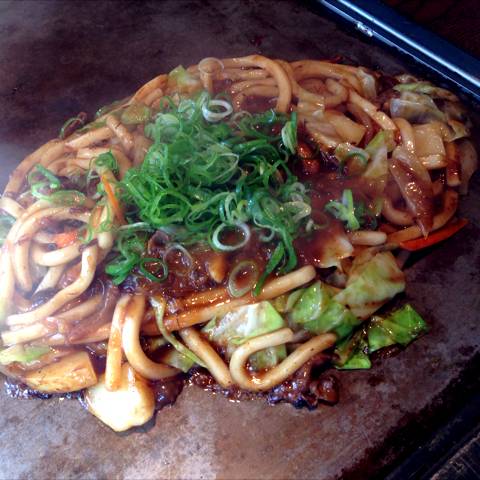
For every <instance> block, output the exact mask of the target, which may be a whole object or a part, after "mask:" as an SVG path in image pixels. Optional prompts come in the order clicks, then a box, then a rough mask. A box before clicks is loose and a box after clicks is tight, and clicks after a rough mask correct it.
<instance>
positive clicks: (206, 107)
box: [202, 100, 233, 123]
mask: <svg viewBox="0 0 480 480" xmlns="http://www.w3.org/2000/svg"><path fill="white" fill-rule="evenodd" d="M211 107H222V108H223V109H224V111H223V112H214V111H213V110H210V109H211ZM232 112H233V107H232V106H231V105H230V104H229V103H228V102H226V101H225V100H210V101H209V102H205V103H204V104H203V105H202V114H203V118H205V120H206V121H207V122H212V123H213V122H219V121H220V120H223V119H224V118H226V117H228V116H229V115H230V114H231V113H232Z"/></svg>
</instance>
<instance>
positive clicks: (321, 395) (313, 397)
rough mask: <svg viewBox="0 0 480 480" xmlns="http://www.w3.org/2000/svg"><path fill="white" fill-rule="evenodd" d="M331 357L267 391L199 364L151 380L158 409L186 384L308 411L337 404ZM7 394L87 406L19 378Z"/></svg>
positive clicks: (235, 398) (8, 383)
mask: <svg viewBox="0 0 480 480" xmlns="http://www.w3.org/2000/svg"><path fill="white" fill-rule="evenodd" d="M329 361H330V356H329V355H326V354H323V353H320V354H317V355H316V356H315V357H313V358H311V359H310V360H309V361H308V362H306V363H305V364H304V365H303V366H302V367H300V369H299V370H297V372H295V373H294V374H293V375H292V376H291V377H290V378H289V379H287V380H285V381H284V382H283V383H281V384H280V385H277V386H276V387H274V388H273V389H272V390H270V391H267V392H258V393H257V392H248V391H246V390H242V389H240V388H238V387H237V386H233V387H230V388H223V387H221V386H220V385H219V384H218V383H217V382H216V381H215V379H214V378H213V377H212V375H211V374H210V373H209V372H208V371H207V370H205V369H203V368H200V367H197V368H193V369H191V370H190V372H189V373H188V374H181V375H177V376H175V377H172V378H166V379H163V380H159V381H155V382H150V386H151V387H152V390H153V393H154V396H155V409H156V410H157V411H158V410H161V409H162V408H164V407H166V406H169V405H173V404H174V403H175V401H176V400H177V398H178V396H179V395H180V394H181V393H182V390H183V388H184V387H185V386H188V385H194V386H196V387H200V388H202V389H203V390H205V391H206V392H210V393H214V394H221V395H223V396H225V397H226V398H228V399H229V400H231V401H234V402H239V401H246V400H253V399H255V398H262V399H265V400H266V401H267V403H269V404H270V405H274V404H277V403H279V402H286V403H290V404H292V405H293V406H294V407H295V408H303V407H306V408H308V409H309V410H311V409H314V408H316V407H318V406H319V405H321V404H324V405H335V404H336V403H337V402H338V399H339V383H338V381H337V379H336V377H335V376H334V375H333V374H332V373H329V372H328V371H326V370H325V368H326V367H327V365H329ZM5 391H6V393H7V395H9V396H10V397H12V398H16V399H25V400H26V399H35V398H37V399H43V400H45V399H49V398H58V399H78V400H80V403H81V404H82V406H83V407H84V408H87V406H86V403H85V401H84V391H83V390H82V391H78V392H71V393H63V394H52V393H43V392H39V391H37V390H34V389H32V388H30V387H28V386H27V385H25V384H23V383H21V381H19V380H15V379H13V378H6V379H5Z"/></svg>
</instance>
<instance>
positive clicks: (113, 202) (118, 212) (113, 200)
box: [100, 175, 127, 225]
mask: <svg viewBox="0 0 480 480" xmlns="http://www.w3.org/2000/svg"><path fill="white" fill-rule="evenodd" d="M100 180H101V182H102V183H103V187H104V188H105V193H106V194H107V199H108V203H110V206H111V207H112V210H113V213H114V214H115V216H116V217H117V219H118V221H119V222H120V223H121V224H122V225H125V224H126V223H127V221H126V220H125V217H124V215H123V210H122V207H121V206H120V202H119V201H118V199H117V197H116V196H115V192H114V191H113V188H112V185H111V184H110V182H109V181H108V179H107V178H106V177H105V175H100Z"/></svg>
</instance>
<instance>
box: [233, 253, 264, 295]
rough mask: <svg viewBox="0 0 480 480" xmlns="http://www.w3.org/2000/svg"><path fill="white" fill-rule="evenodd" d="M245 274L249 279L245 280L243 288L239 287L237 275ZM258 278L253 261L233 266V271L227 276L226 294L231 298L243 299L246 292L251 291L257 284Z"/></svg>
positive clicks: (256, 267) (256, 268)
mask: <svg viewBox="0 0 480 480" xmlns="http://www.w3.org/2000/svg"><path fill="white" fill-rule="evenodd" d="M245 274H247V275H248V276H249V278H248V279H247V283H246V285H244V286H243V287H242V286H240V285H239V278H238V277H239V275H245ZM258 276H259V271H258V266H257V264H256V263H255V262H254V261H253V260H245V261H243V262H240V263H239V264H237V265H235V267H234V268H233V270H232V271H231V272H230V275H229V276H228V285H227V290H228V293H229V294H230V295H231V296H232V297H235V298H237V297H243V295H245V294H246V293H247V292H249V291H250V290H252V288H253V287H254V286H255V284H256V283H257V280H258Z"/></svg>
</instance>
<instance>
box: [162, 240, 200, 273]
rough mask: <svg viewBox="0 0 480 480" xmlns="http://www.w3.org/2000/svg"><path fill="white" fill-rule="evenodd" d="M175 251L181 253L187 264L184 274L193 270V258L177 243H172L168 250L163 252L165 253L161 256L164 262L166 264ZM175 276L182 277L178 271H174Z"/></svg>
mask: <svg viewBox="0 0 480 480" xmlns="http://www.w3.org/2000/svg"><path fill="white" fill-rule="evenodd" d="M175 250H177V251H180V252H182V255H183V257H184V258H185V259H186V260H187V262H188V265H187V272H186V273H188V272H190V271H191V270H192V268H193V258H192V256H191V255H190V252H189V251H188V250H187V249H186V248H185V247H184V246H183V245H180V244H179V243H172V244H171V245H169V246H168V248H167V249H166V250H165V253H164V254H163V260H164V262H167V258H168V256H169V255H170V254H171V253H172V252H174V251H175ZM175 274H176V275H179V276H183V275H182V272H179V271H176V272H175Z"/></svg>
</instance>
